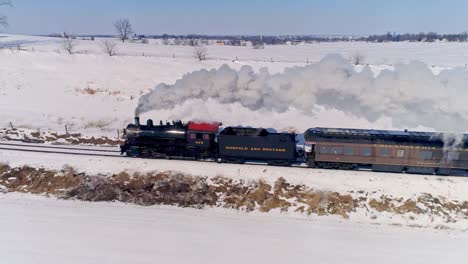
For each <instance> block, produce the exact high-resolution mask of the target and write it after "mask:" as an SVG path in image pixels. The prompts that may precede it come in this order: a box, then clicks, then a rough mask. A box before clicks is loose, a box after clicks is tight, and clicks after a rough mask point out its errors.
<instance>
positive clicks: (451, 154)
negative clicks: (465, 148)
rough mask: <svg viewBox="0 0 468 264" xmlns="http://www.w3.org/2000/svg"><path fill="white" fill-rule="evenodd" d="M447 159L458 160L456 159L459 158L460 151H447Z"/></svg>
mask: <svg viewBox="0 0 468 264" xmlns="http://www.w3.org/2000/svg"><path fill="white" fill-rule="evenodd" d="M447 159H448V160H458V159H460V153H458V152H455V151H449V152H447Z"/></svg>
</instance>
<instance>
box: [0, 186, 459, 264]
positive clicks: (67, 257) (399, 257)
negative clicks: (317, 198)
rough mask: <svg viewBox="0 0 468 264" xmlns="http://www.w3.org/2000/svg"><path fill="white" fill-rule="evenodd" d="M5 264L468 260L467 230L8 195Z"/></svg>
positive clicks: (1, 225)
mask: <svg viewBox="0 0 468 264" xmlns="http://www.w3.org/2000/svg"><path fill="white" fill-rule="evenodd" d="M0 207H1V208H2V214H1V215H0V234H1V236H2V239H1V240H0V253H1V262H2V263H15V264H22V263H37V264H42V263H44V264H55V263H64V262H66V263H89V264H91V263H96V264H98V263H99V264H101V263H113V264H117V263H311V262H314V263H408V262H410V263H425V264H426V263H464V260H465V259H464V256H465V255H466V254H465V252H466V251H465V247H464V245H465V244H466V242H467V241H468V235H467V233H466V232H460V231H447V230H427V229H414V228H406V227H397V226H390V227H389V226H385V227H382V226H379V225H362V224H355V223H349V222H346V221H340V220H336V219H334V218H326V217H322V218H307V219H305V218H298V217H291V216H288V215H277V216H275V217H271V215H265V214H254V213H249V214H246V213H242V212H235V211H228V210H223V209H218V208H210V209H203V210H197V209H183V208H173V207H165V206H153V207H139V206H131V205H124V204H119V203H110V204H109V203H84V202H78V201H60V200H55V199H50V198H44V197H37V196H30V195H19V194H7V195H0Z"/></svg>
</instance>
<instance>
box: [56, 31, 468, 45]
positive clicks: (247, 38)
mask: <svg viewBox="0 0 468 264" xmlns="http://www.w3.org/2000/svg"><path fill="white" fill-rule="evenodd" d="M49 36H60V34H51V35H49ZM79 37H90V38H91V37H115V36H112V35H81V36H79ZM134 38H138V39H162V40H172V42H174V40H175V44H176V45H177V43H179V42H182V41H183V42H187V41H188V42H190V40H197V41H202V42H203V41H209V40H212V41H223V42H224V43H225V44H227V45H233V46H238V45H239V46H240V45H242V43H245V42H250V43H252V44H253V45H258V44H267V45H279V44H292V45H295V44H301V43H316V42H342V41H347V42H353V41H365V42H402V41H406V42H436V41H447V42H464V41H468V33H467V32H462V33H458V34H438V33H435V32H428V33H424V32H421V33H405V34H398V33H386V34H383V35H369V36H355V35H349V36H343V35H329V36H327V35H199V34H188V35H174V34H162V35H135V36H134Z"/></svg>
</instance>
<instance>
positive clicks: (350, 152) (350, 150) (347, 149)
mask: <svg viewBox="0 0 468 264" xmlns="http://www.w3.org/2000/svg"><path fill="white" fill-rule="evenodd" d="M343 152H344V154H345V155H347V156H352V155H354V147H344V149H343Z"/></svg>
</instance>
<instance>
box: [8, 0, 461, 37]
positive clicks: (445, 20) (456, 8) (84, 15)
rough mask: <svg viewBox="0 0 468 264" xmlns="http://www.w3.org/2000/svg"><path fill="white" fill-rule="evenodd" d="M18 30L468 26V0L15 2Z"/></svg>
mask: <svg viewBox="0 0 468 264" xmlns="http://www.w3.org/2000/svg"><path fill="white" fill-rule="evenodd" d="M12 1H13V4H14V7H13V8H5V7H2V8H1V9H0V13H2V14H5V15H7V16H8V17H9V23H10V27H9V28H8V29H6V30H4V32H7V33H12V34H49V33H59V32H63V31H67V32H72V33H74V34H109V33H110V34H112V33H114V30H113V27H112V23H113V21H115V20H116V19H118V18H124V17H125V18H129V19H130V20H131V22H132V23H133V27H134V30H135V31H136V32H138V33H141V34H162V33H170V34H187V33H197V34H264V35H265V34H327V35H328V34H345V35H347V34H358V35H362V34H364V35H365V34H374V33H378V34H381V33H386V32H388V31H390V32H398V33H405V32H410V33H417V32H428V31H436V32H439V33H458V32H462V31H468V12H467V11H468V1H467V0H445V1H442V0H321V1H319V0H165V1H163V0H75V1H73V0H12Z"/></svg>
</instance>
